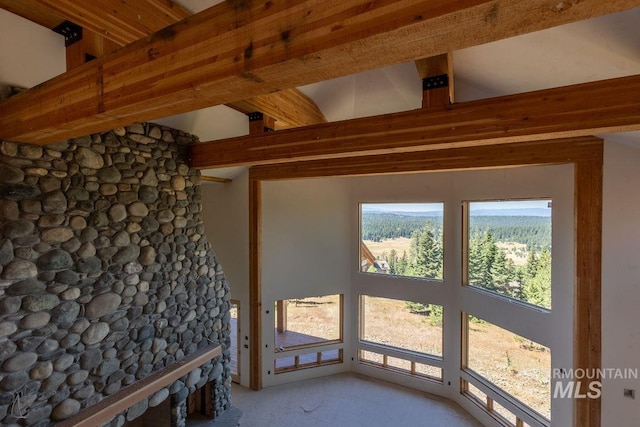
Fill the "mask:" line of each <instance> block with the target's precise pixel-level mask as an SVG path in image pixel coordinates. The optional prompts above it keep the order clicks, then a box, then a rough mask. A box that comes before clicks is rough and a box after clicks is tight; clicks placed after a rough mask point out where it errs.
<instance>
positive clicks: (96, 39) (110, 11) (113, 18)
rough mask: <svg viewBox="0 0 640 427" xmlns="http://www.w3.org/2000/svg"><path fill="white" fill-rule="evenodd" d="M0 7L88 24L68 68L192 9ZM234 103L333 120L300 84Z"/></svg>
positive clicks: (109, 0)
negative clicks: (86, 56)
mask: <svg viewBox="0 0 640 427" xmlns="http://www.w3.org/2000/svg"><path fill="white" fill-rule="evenodd" d="M0 8H4V9H7V10H9V11H11V12H13V13H15V14H17V15H20V16H22V17H23V18H26V19H29V20H31V21H33V22H36V23H38V24H40V25H44V26H46V27H48V28H54V27H55V26H57V25H58V24H60V23H61V22H63V21H65V20H68V21H71V22H74V23H76V24H78V25H80V26H81V27H83V28H84V29H85V31H84V33H85V34H84V37H83V40H82V41H81V42H80V43H76V44H74V45H71V46H69V47H68V48H67V69H71V68H74V67H75V66H78V65H81V64H83V63H84V62H85V59H84V56H85V53H90V54H91V55H92V56H101V54H102V52H104V53H105V54H106V53H109V52H111V51H113V50H115V48H117V47H118V46H125V45H128V44H130V43H132V42H134V41H136V40H139V39H141V38H143V37H146V36H149V35H150V34H152V33H154V32H156V31H158V30H161V29H162V28H165V27H167V26H169V25H171V24H175V23H176V22H178V21H181V20H183V19H185V18H187V17H188V16H190V15H191V14H190V12H189V11H187V10H185V9H183V8H182V7H181V6H180V5H178V4H176V3H174V2H173V1H169V0H95V1H92V2H78V1H73V0H20V1H15V0H0ZM103 39H104V40H103ZM103 46H105V47H104V48H103ZM112 46H113V47H112ZM228 106H229V107H231V108H234V109H236V110H239V111H241V112H244V113H249V112H253V111H262V112H264V113H267V114H269V115H270V116H271V117H273V118H274V119H276V120H277V128H278V129H284V128H288V127H295V126H306V125H310V124H315V123H325V122H326V121H327V120H326V119H325V117H324V115H323V114H322V112H321V111H320V109H319V108H318V106H317V105H316V104H315V103H314V102H313V101H312V100H311V99H309V98H308V97H306V96H305V95H304V94H303V93H302V92H300V91H299V90H297V89H285V90H283V91H280V92H275V93H270V94H265V95H261V96H258V97H256V98H253V99H247V100H241V101H238V102H234V103H231V104H229V105H228Z"/></svg>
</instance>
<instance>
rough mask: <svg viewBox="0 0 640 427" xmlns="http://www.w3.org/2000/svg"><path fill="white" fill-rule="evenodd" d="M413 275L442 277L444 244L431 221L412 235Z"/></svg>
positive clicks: (411, 268) (411, 267) (411, 264)
mask: <svg viewBox="0 0 640 427" xmlns="http://www.w3.org/2000/svg"><path fill="white" fill-rule="evenodd" d="M410 270H411V273H412V275H413V276H416V277H430V278H437V279H441V278H442V246H441V245H440V242H439V241H438V240H437V239H436V236H435V233H434V231H433V229H432V227H431V226H430V225H429V223H427V224H425V225H424V227H423V228H422V229H421V230H416V231H415V232H414V233H413V235H412V236H411V263H410Z"/></svg>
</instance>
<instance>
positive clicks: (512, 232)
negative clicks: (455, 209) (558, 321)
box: [362, 202, 551, 309]
mask: <svg viewBox="0 0 640 427" xmlns="http://www.w3.org/2000/svg"><path fill="white" fill-rule="evenodd" d="M495 203H500V202H495ZM494 210H495V209H494ZM362 239H363V241H364V242H365V244H366V245H367V246H368V247H369V249H370V250H371V251H372V252H373V254H374V255H375V256H376V258H377V259H379V260H382V261H385V263H386V266H385V267H388V268H387V269H386V270H385V271H382V272H383V273H385V274H391V275H398V276H408V277H424V278H431V279H442V273H443V271H442V268H443V256H442V254H443V248H442V216H436V215H435V214H433V213H431V212H425V213H424V215H419V214H418V213H415V212H412V213H409V212H406V213H403V212H375V211H373V212H367V211H363V213H362ZM370 272H381V271H377V270H376V268H375V267H373V266H372V267H370ZM468 281H469V283H468V284H469V285H473V286H476V287H479V288H483V289H487V290H490V291H494V292H497V293H499V294H501V295H504V296H508V297H511V298H515V299H518V300H520V301H524V302H527V303H530V304H534V305H537V306H540V307H543V308H546V309H550V308H551V217H550V216H533V215H495V214H493V215H483V214H482V213H480V214H474V213H473V211H472V213H471V215H470V218H469V242H468Z"/></svg>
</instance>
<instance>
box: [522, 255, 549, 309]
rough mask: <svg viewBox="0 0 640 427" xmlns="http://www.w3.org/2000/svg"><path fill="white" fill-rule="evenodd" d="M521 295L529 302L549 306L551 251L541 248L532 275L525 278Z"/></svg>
mask: <svg viewBox="0 0 640 427" xmlns="http://www.w3.org/2000/svg"><path fill="white" fill-rule="evenodd" d="M522 296H523V298H524V300H525V301H527V302H529V303H531V304H535V305H539V306H540V307H545V308H551V252H550V251H549V250H548V249H547V248H543V249H542V252H541V253H540V258H539V259H537V262H536V271H535V274H534V275H533V277H531V278H529V279H527V280H525V282H524V284H523V286H522Z"/></svg>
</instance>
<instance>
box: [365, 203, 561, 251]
mask: <svg viewBox="0 0 640 427" xmlns="http://www.w3.org/2000/svg"><path fill="white" fill-rule="evenodd" d="M517 211H520V212H518V213H520V214H521V215H517V216H515V215H507V214H505V211H504V210H502V211H499V213H500V215H484V214H485V213H493V210H484V211H475V212H474V215H473V216H472V218H471V221H470V224H469V225H470V231H471V234H472V237H473V235H474V234H480V233H483V232H484V231H485V230H486V229H489V230H491V232H492V234H493V236H494V238H495V240H496V241H498V242H513V243H521V244H524V245H527V246H528V247H535V248H537V249H540V248H542V247H547V248H550V247H551V224H550V218H549V216H542V215H533V214H534V213H538V212H535V211H546V210H545V209H517ZM524 211H527V214H528V215H527V214H523V213H524ZM478 213H481V215H479V214H478ZM545 213H546V212H545ZM425 223H429V224H430V225H431V227H433V228H434V229H435V231H436V234H439V233H441V231H442V216H441V215H440V214H439V213H436V212H427V213H425V212H363V213H362V238H363V240H373V241H377V242H378V241H381V240H384V239H397V238H399V237H406V238H410V237H411V235H412V233H413V232H414V231H415V230H418V229H420V228H422V227H424V225H425Z"/></svg>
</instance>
